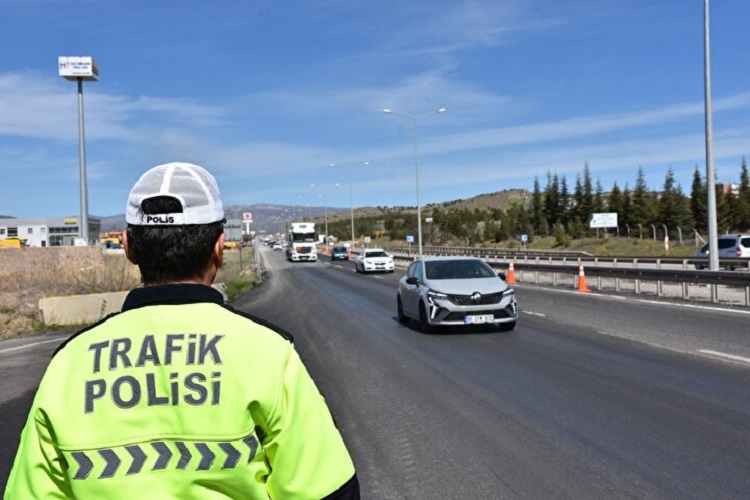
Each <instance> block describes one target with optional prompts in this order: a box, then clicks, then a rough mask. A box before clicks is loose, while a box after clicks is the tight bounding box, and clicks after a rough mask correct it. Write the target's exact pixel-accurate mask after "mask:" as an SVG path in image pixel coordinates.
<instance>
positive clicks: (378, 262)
mask: <svg viewBox="0 0 750 500" xmlns="http://www.w3.org/2000/svg"><path fill="white" fill-rule="evenodd" d="M354 268H355V269H356V271H357V272H358V273H371V272H375V271H388V272H389V273H392V272H393V271H395V270H396V264H395V263H394V262H393V257H392V256H390V255H388V253H387V252H386V251H385V250H383V249H382V248H365V249H364V250H362V252H361V253H360V254H359V255H358V256H357V260H355V261H354Z"/></svg>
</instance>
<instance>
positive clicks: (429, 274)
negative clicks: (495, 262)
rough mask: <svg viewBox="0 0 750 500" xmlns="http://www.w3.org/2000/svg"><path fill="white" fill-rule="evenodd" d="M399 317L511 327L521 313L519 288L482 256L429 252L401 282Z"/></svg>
mask: <svg viewBox="0 0 750 500" xmlns="http://www.w3.org/2000/svg"><path fill="white" fill-rule="evenodd" d="M396 305H397V310H396V312H397V314H398V320H399V322H400V323H402V324H407V323H409V322H410V321H411V320H414V321H416V322H417V323H418V324H419V328H420V330H422V331H423V332H429V331H432V330H433V328H435V327H443V328H445V327H454V328H455V327H464V326H473V325H490V326H495V327H497V328H499V329H501V330H505V331H510V330H513V329H514V328H515V326H516V320H517V319H518V303H517V302H516V293H515V291H514V290H513V289H512V288H511V287H509V286H508V284H507V283H506V282H505V281H504V275H498V274H496V273H495V271H494V270H493V269H492V268H491V267H490V266H489V265H488V264H487V263H486V262H484V261H482V260H481V259H478V258H476V257H423V258H421V259H417V260H415V261H414V262H412V263H411V264H410V265H409V269H407V271H406V276H404V277H403V278H401V280H400V281H399V284H398V297H397V304H396Z"/></svg>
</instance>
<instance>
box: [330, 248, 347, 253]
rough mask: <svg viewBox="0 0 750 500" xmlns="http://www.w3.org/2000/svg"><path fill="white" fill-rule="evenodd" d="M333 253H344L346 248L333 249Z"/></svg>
mask: <svg viewBox="0 0 750 500" xmlns="http://www.w3.org/2000/svg"><path fill="white" fill-rule="evenodd" d="M333 253H346V248H344V247H334V248H333Z"/></svg>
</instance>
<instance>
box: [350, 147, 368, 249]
mask: <svg viewBox="0 0 750 500" xmlns="http://www.w3.org/2000/svg"><path fill="white" fill-rule="evenodd" d="M369 164H370V162H369V161H364V162H362V165H365V166H367V165H369ZM352 168H353V167H351V166H350V167H349V210H350V211H351V216H352V248H353V247H354V203H353V202H352Z"/></svg>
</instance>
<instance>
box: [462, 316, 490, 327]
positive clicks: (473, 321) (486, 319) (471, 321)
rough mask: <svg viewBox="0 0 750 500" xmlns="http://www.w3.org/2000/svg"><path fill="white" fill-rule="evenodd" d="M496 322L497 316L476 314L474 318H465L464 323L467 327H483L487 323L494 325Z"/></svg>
mask: <svg viewBox="0 0 750 500" xmlns="http://www.w3.org/2000/svg"><path fill="white" fill-rule="evenodd" d="M494 321H495V316H493V315H492V314H476V315H473V316H464V323H465V324H467V325H483V324H485V323H492V322H494Z"/></svg>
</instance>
